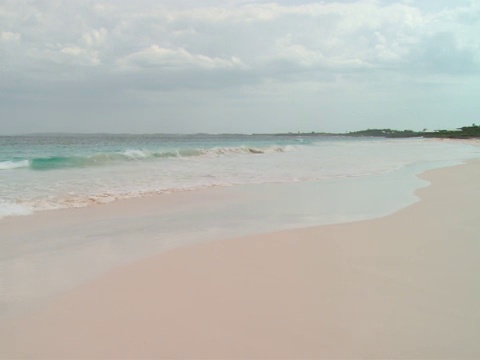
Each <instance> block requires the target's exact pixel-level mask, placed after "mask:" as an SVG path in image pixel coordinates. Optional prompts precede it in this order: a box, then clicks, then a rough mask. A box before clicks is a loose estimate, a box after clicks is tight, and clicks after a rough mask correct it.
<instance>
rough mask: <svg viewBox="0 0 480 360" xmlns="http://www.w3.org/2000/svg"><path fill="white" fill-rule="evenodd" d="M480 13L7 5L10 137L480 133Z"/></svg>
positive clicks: (1, 103)
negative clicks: (476, 127)
mask: <svg viewBox="0 0 480 360" xmlns="http://www.w3.org/2000/svg"><path fill="white" fill-rule="evenodd" d="M479 65H480V1H478V0H475V1H467V0H465V1H464V0H455V1H453V0H448V1H446V0H422V1H414V0H403V1H394V0H377V1H375V0H361V1H347V0H337V1H320V2H316V1H308V0H305V1H300V0H281V1H277V2H267V1H254V0H252V1H247V0H230V1H225V0H224V1H218V0H203V1H191V0H163V1H162V0H159V1H154V0H151V1H149V0H135V1H133V0H132V1H126V0H102V1H89V0H75V1H63V0H0V134H12V133H24V132H130V133H149V132H168V133H172V132H174V133H195V132H210V133H223V132H243V133H251V132H283V131H335V132H343V131H347V130H358V129H363V128H374V127H381V128H386V127H389V128H396V129H405V128H412V129H420V130H421V129H423V128H427V129H432V130H433V129H439V128H455V127H459V126H462V125H470V124H472V123H474V122H476V123H477V124H478V123H480V111H479V110H480V71H479V70H480V67H479Z"/></svg>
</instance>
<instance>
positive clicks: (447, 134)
mask: <svg viewBox="0 0 480 360" xmlns="http://www.w3.org/2000/svg"><path fill="white" fill-rule="evenodd" d="M276 135H286V136H292V135H295V136H299V135H300V136H351V137H384V138H412V137H424V138H440V139H474V138H480V126H479V125H475V124H473V125H471V126H463V127H461V128H459V129H455V130H436V131H427V130H424V131H413V130H392V129H367V130H360V131H353V132H348V133H344V134H338V133H324V132H311V133H287V134H276Z"/></svg>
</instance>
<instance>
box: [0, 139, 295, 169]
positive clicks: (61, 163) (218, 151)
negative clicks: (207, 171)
mask: <svg viewBox="0 0 480 360" xmlns="http://www.w3.org/2000/svg"><path fill="white" fill-rule="evenodd" d="M293 148H294V147H293V146H290V145H287V146H269V147H263V148H262V147H251V146H237V147H214V148H204V149H193V148H192V149H189V148H185V149H177V150H167V151H150V150H136V149H129V150H125V151H123V152H112V153H97V154H93V155H89V156H50V157H39V158H33V159H23V160H8V161H3V162H0V170H15V169H22V168H29V169H31V170H54V169H64V168H81V167H88V166H101V165H108V164H111V163H121V162H124V161H139V160H151V159H159V158H192V157H202V156H203V157H217V156H229V155H251V154H255V155H258V154H265V153H276V152H285V151H289V150H292V149H293Z"/></svg>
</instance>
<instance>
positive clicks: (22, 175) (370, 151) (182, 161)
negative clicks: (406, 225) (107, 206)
mask: <svg viewBox="0 0 480 360" xmlns="http://www.w3.org/2000/svg"><path fill="white" fill-rule="evenodd" d="M478 156H479V151H478V148H476V147H473V146H470V145H468V144H465V145H464V144H461V143H459V142H441V141H431V140H423V139H400V140H386V139H372V138H348V137H326V138H319V137H313V136H270V135H204V134H198V135H108V134H98V135H97V134H96V135H30V136H2V137H0V218H2V217H6V216H16V215H28V214H31V213H33V212H37V211H45V210H54V209H62V208H70V207H85V206H90V205H93V204H99V203H108V202H112V201H115V200H119V199H127V198H135V197H144V196H150V195H154V194H162V193H171V192H179V191H192V190H197V189H201V188H208V187H218V186H221V187H225V186H235V185H242V184H267V183H291V182H309V181H325V180H328V179H329V180H332V179H340V178H345V177H350V178H353V177H372V176H378V175H381V174H387V173H398V174H399V176H401V174H402V171H404V170H405V169H406V168H408V167H412V166H415V167H417V168H418V169H420V170H422V169H426V168H431V167H441V166H445V165H446V164H450V163H455V162H460V161H463V160H465V159H469V158H474V157H478Z"/></svg>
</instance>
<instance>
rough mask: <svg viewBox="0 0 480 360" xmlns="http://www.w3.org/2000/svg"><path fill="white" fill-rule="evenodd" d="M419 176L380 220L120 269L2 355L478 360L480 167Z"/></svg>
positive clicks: (16, 326) (23, 332) (10, 331)
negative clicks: (409, 199)
mask: <svg viewBox="0 0 480 360" xmlns="http://www.w3.org/2000/svg"><path fill="white" fill-rule="evenodd" d="M422 177H423V178H425V179H427V180H429V181H431V183H432V185H431V186H429V187H427V188H424V189H421V190H419V191H418V192H417V194H418V196H419V197H420V198H421V201H419V202H417V203H415V204H414V205H411V206H409V207H407V208H404V209H402V210H400V211H398V212H396V213H394V214H392V215H389V216H386V217H383V218H378V219H374V220H368V221H362V222H355V223H348V224H339V225H328V226H321V227H315V228H307V229H300V230H291V231H283V232H278V233H271V234H264V235H258V236H252V237H247V238H240V239H233V240H224V241H217V242H212V243H207V244H201V245H193V246H189V247H184V248H180V249H176V250H172V251H168V252H166V253H163V254H160V255H158V256H156V257H152V258H150V259H147V260H144V261H141V262H137V263H134V264H131V265H128V266H124V267H121V268H118V269H115V270H113V271H111V272H109V273H107V274H105V275H103V276H101V277H100V278H98V279H96V280H94V281H92V282H90V283H88V284H85V285H83V286H81V287H79V288H77V289H76V290H74V291H71V292H69V293H67V294H65V295H64V296H62V297H61V298H59V299H57V300H55V301H53V302H52V303H50V304H49V305H48V306H46V307H45V308H43V309H41V310H39V311H37V312H35V313H34V314H30V315H29V316H26V317H24V318H23V319H20V320H15V321H13V322H10V323H9V324H4V325H3V326H2V329H1V330H0V356H1V357H3V358H15V357H19V358H22V357H23V358H62V359H65V358H136V359H138V358H222V359H233V358H236V359H246V358H249V359H252V358H257V359H260V358H262V359H265V358H270V359H271V358H276V359H280V358H297V359H298V358H317V359H318V358H329V359H333V358H341V359H347V358H362V359H365V358H422V359H427V358H432V359H433V358H435V359H441V358H457V359H458V358H465V359H466V358H470V359H471V358H480V342H479V341H478V335H479V334H480V307H479V306H478V304H480V281H478V276H479V275H478V274H480V261H479V259H480V186H479V184H480V162H479V161H471V162H469V163H467V164H466V165H460V166H455V167H450V168H445V169H437V170H432V171H429V172H427V173H425V174H423V175H422ZM86 266H88V264H86ZM59 271H60V270H59Z"/></svg>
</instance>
